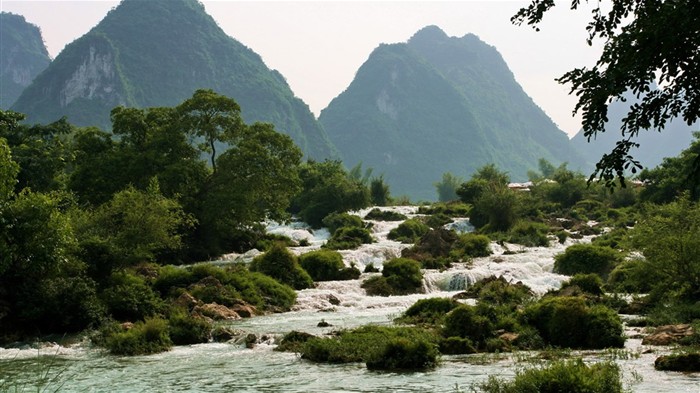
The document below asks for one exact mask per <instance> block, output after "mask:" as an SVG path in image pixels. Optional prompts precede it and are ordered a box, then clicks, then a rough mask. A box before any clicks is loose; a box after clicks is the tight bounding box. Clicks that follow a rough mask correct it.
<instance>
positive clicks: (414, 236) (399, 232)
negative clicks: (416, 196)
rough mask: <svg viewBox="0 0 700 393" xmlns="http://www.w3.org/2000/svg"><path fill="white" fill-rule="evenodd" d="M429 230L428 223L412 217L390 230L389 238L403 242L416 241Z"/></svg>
mask: <svg viewBox="0 0 700 393" xmlns="http://www.w3.org/2000/svg"><path fill="white" fill-rule="evenodd" d="M428 231H430V227H429V226H428V225H426V224H425V223H423V222H422V221H421V220H419V219H417V218H411V219H408V220H406V221H404V222H402V223H401V224H400V225H399V226H398V227H396V228H394V229H392V230H391V231H389V235H388V238H389V239H390V240H396V241H398V242H401V243H415V242H416V241H417V240H418V239H419V238H420V237H421V236H423V235H424V234H426V233H427V232H428Z"/></svg>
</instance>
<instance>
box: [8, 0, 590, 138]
mask: <svg viewBox="0 0 700 393" xmlns="http://www.w3.org/2000/svg"><path fill="white" fill-rule="evenodd" d="M202 3H203V4H204V6H205V8H206V11H207V12H208V13H209V14H210V15H212V16H213V17H214V19H215V20H216V21H217V23H218V24H219V26H220V27H221V28H222V29H223V30H224V31H225V32H226V33H227V34H228V35H230V36H232V37H234V38H235V39H237V40H238V41H240V42H242V43H243V44H244V45H246V46H248V47H249V48H251V49H252V50H254V51H255V52H257V53H258V54H259V55H260V56H262V58H263V60H264V61H265V63H266V64H267V66H268V67H270V68H273V69H276V70H278V71H279V72H281V73H282V75H284V76H285V77H286V78H287V82H288V83H289V85H290V86H291V87H292V90H293V91H294V93H295V94H296V95H297V96H298V97H300V98H301V99H303V100H304V101H305V102H306V103H307V104H308V105H309V107H310V108H311V110H312V111H313V112H314V113H315V114H316V115H318V114H319V113H320V111H321V110H322V109H323V108H325V107H326V106H327V105H328V103H329V102H330V101H331V100H332V99H333V98H334V97H336V96H337V95H338V94H340V93H341V92H343V91H344V90H345V89H346V88H347V87H348V85H349V84H350V82H351V81H352V79H353V77H354V75H355V72H356V71H357V69H358V68H359V67H360V66H361V65H362V63H364V62H365V61H366V60H367V57H368V56H369V54H370V53H371V52H372V50H373V49H374V48H376V47H377V46H378V45H379V44H380V43H395V42H404V41H406V40H408V39H409V38H410V37H411V36H412V35H413V34H414V33H415V32H416V31H418V30H419V29H421V28H422V27H425V26H427V25H436V26H438V27H440V28H441V29H442V30H444V31H445V32H446V33H447V34H448V35H450V36H458V37H461V36H463V35H465V34H467V33H473V34H476V35H477V36H479V37H480V38H481V39H482V40H483V41H485V42H486V43H488V44H490V45H493V46H495V47H496V48H497V49H498V50H499V52H500V53H501V55H503V58H504V59H505V61H506V62H507V63H508V65H509V66H510V69H511V70H512V71H513V73H514V74H515V77H516V79H517V80H518V82H519V83H520V84H521V85H522V86H523V88H524V89H525V91H526V92H527V93H528V94H529V95H530V96H531V97H532V98H533V99H534V101H535V102H536V103H537V104H538V105H539V106H540V107H541V108H543V109H544V110H545V112H546V113H547V114H548V115H549V116H550V117H551V118H552V120H554V122H555V123H556V124H557V125H558V126H559V127H560V128H561V129H562V130H564V131H566V132H567V133H568V134H570V135H573V134H574V133H575V132H577V131H578V129H579V128H580V123H581V122H580V117H578V118H574V117H572V110H573V108H574V105H575V103H576V99H575V97H572V96H569V95H568V88H567V87H565V86H561V85H559V84H557V83H556V82H555V81H554V78H556V77H558V76H561V75H562V74H563V73H564V72H566V71H568V70H570V69H572V68H574V67H578V66H583V65H592V64H593V63H594V62H595V60H596V59H597V57H598V55H599V53H600V47H593V48H591V47H589V46H588V45H587V44H586V43H585V38H586V32H585V24H586V22H587V18H588V17H589V15H590V13H589V12H587V11H586V10H579V11H577V12H572V11H570V10H568V7H567V3H570V1H568V0H567V1H561V2H560V3H561V4H559V5H558V7H555V9H554V11H553V12H552V13H551V14H548V15H547V17H546V19H545V21H544V22H543V23H542V24H541V25H540V27H541V31H540V32H535V31H533V30H532V29H531V28H530V27H524V26H521V27H518V26H513V25H512V24H511V23H510V17H511V16H512V15H513V14H515V13H516V12H517V10H518V9H519V8H520V7H522V6H525V5H527V4H528V3H529V1H512V0H507V1H506V0H491V1H484V0H482V1H451V2H442V1H429V2H421V1H381V2H377V1H328V0H326V1H323V2H319V1H255V2H253V1H231V0H228V1H226V0H204V1H202ZM118 4H119V1H112V0H109V1H107V0H105V1H97V0H87V1H70V0H0V9H1V10H2V11H6V12H12V13H16V14H20V15H23V16H24V17H25V18H26V19H27V21H29V22H30V23H33V24H35V25H37V26H39V27H40V28H41V30H42V33H43V36H44V41H45V42H46V45H47V47H48V50H49V53H50V55H51V56H52V57H56V56H57V55H58V53H59V52H60V51H61V50H62V49H63V47H64V46H65V45H66V44H68V43H70V42H72V41H73V40H75V39H76V38H78V37H80V36H81V35H83V34H85V33H86V32H87V31H88V30H90V28H91V27H93V26H94V25H96V24H97V23H98V22H99V21H100V20H101V19H102V18H103V17H104V16H105V15H106V13H107V12H108V11H109V10H110V9H111V8H113V7H115V6H117V5H118ZM234 98H235V97H234Z"/></svg>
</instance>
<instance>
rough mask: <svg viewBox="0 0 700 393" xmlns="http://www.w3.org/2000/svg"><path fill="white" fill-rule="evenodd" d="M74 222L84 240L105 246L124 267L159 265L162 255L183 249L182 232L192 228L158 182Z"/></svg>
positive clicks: (126, 191) (120, 196) (131, 190)
mask: <svg viewBox="0 0 700 393" xmlns="http://www.w3.org/2000/svg"><path fill="white" fill-rule="evenodd" d="M75 221H76V222H75V225H76V227H77V230H78V233H79V236H80V238H81V239H98V240H100V241H102V242H105V243H106V244H107V245H109V246H110V249H111V250H114V252H115V253H116V255H117V256H118V260H119V261H120V263H121V264H124V265H133V264H135V263H138V262H152V261H156V256H157V255H158V254H159V253H162V252H166V251H172V250H176V249H178V248H180V247H181V246H182V239H181V232H182V230H183V229H185V228H188V227H190V226H192V225H193V218H192V217H191V216H190V215H188V214H186V213H185V212H184V211H183V210H182V208H181V206H180V204H178V203H177V202H176V201H175V200H172V199H168V198H166V197H164V196H163V195H162V194H161V193H160V188H159V186H158V182H157V181H156V180H155V179H153V180H152V182H151V184H150V185H149V187H148V189H147V190H146V191H139V190H137V189H135V188H133V187H127V188H126V189H124V190H122V191H120V192H118V193H116V194H115V195H114V197H113V198H112V199H111V200H110V201H109V202H107V203H105V204H102V205H101V206H99V207H98V208H97V209H95V211H93V212H87V213H85V214H84V215H81V216H80V217H76V220H75ZM88 262H89V261H88Z"/></svg>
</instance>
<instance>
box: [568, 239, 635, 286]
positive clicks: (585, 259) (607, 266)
mask: <svg viewBox="0 0 700 393" xmlns="http://www.w3.org/2000/svg"><path fill="white" fill-rule="evenodd" d="M620 262H622V256H621V255H620V254H619V253H618V252H617V251H615V250H613V249H611V248H608V247H600V246H594V245H591V244H574V245H572V246H569V247H568V248H567V249H566V251H564V253H562V254H559V255H557V256H555V257H554V272H555V273H559V274H566V275H569V276H572V275H574V274H577V273H595V274H597V275H599V276H601V277H603V278H605V277H607V276H608V273H610V272H611V271H612V269H613V268H615V266H617V265H618V264H620Z"/></svg>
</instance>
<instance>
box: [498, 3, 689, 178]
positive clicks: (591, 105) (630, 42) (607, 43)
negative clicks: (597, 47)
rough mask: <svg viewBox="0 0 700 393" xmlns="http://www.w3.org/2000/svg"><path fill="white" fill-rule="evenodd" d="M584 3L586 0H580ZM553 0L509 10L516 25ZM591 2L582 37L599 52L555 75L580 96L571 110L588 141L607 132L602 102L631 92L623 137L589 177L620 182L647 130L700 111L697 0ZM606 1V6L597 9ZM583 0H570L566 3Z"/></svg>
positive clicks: (530, 20) (633, 165) (531, 21)
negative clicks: (591, 62) (593, 60)
mask: <svg viewBox="0 0 700 393" xmlns="http://www.w3.org/2000/svg"><path fill="white" fill-rule="evenodd" d="M585 2H586V3H588V0H585ZM554 3H555V2H554V0H533V1H532V2H531V3H530V5H529V6H527V7H524V8H522V9H520V11H518V13H517V14H515V15H514V16H513V17H512V19H511V21H512V22H513V23H514V24H517V25H522V24H523V23H524V24H527V25H531V26H533V27H534V28H535V29H536V30H539V28H538V27H537V25H538V24H539V23H540V22H541V21H542V19H543V17H544V15H545V14H546V13H547V11H549V10H550V9H551V8H552V7H554ZM594 3H596V6H595V7H594V9H593V16H592V19H591V21H590V22H589V23H588V26H587V27H586V30H587V31H588V35H589V36H588V39H587V41H588V44H589V45H591V44H592V43H593V41H594V40H602V41H603V43H604V47H603V52H602V54H601V55H600V58H599V59H598V61H597V62H596V64H595V65H594V66H592V67H590V68H589V67H582V68H576V69H573V70H571V71H569V72H567V73H566V74H564V75H563V76H561V77H560V78H558V79H557V81H558V82H560V83H563V84H569V85H570V86H571V93H575V94H576V95H577V96H578V97H579V99H578V100H579V101H578V103H577V104H576V107H575V109H574V112H579V111H580V112H581V113H582V115H583V132H584V135H585V136H586V137H587V138H588V140H589V141H590V140H591V138H595V136H596V134H598V133H600V132H604V131H605V128H604V127H605V123H606V122H607V121H608V107H609V105H610V104H611V103H613V102H615V101H623V102H624V101H625V98H624V97H623V95H624V94H625V93H626V92H628V91H631V92H632V93H633V94H634V95H635V96H636V97H637V98H638V99H639V102H638V103H636V104H633V105H631V106H630V107H629V110H628V112H627V115H626V116H625V117H624V118H623V119H622V126H621V130H620V131H621V134H622V138H621V139H620V140H619V141H618V142H617V145H616V146H615V148H614V149H613V150H612V151H611V152H610V153H607V154H604V155H603V157H602V158H601V159H600V161H599V162H598V164H597V165H596V169H595V171H594V173H593V174H592V175H591V177H590V180H592V179H593V178H595V177H596V176H599V177H600V179H601V180H604V181H605V182H606V184H607V185H613V184H614V183H615V181H616V180H617V179H619V180H621V182H622V184H623V185H624V179H625V174H626V171H628V170H629V171H631V172H632V173H636V171H637V169H639V168H641V165H640V164H639V162H638V161H636V160H635V159H634V157H633V156H632V154H631V153H630V150H631V149H632V148H636V147H638V146H639V144H638V143H636V142H635V137H637V136H638V135H639V133H640V132H643V131H645V130H651V129H656V130H662V129H663V128H664V126H665V125H666V124H667V123H668V122H669V121H670V120H671V119H674V118H682V119H683V120H684V121H685V122H686V123H687V124H688V125H692V124H693V123H695V122H696V121H697V120H698V117H699V116H700V78H698V74H699V70H700V2H698V1H696V0H651V1H637V0H612V1H611V2H610V3H611V4H610V6H607V4H606V3H599V2H594ZM601 7H603V8H608V10H605V9H601ZM579 8H581V0H571V9H572V10H578V9H579Z"/></svg>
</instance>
